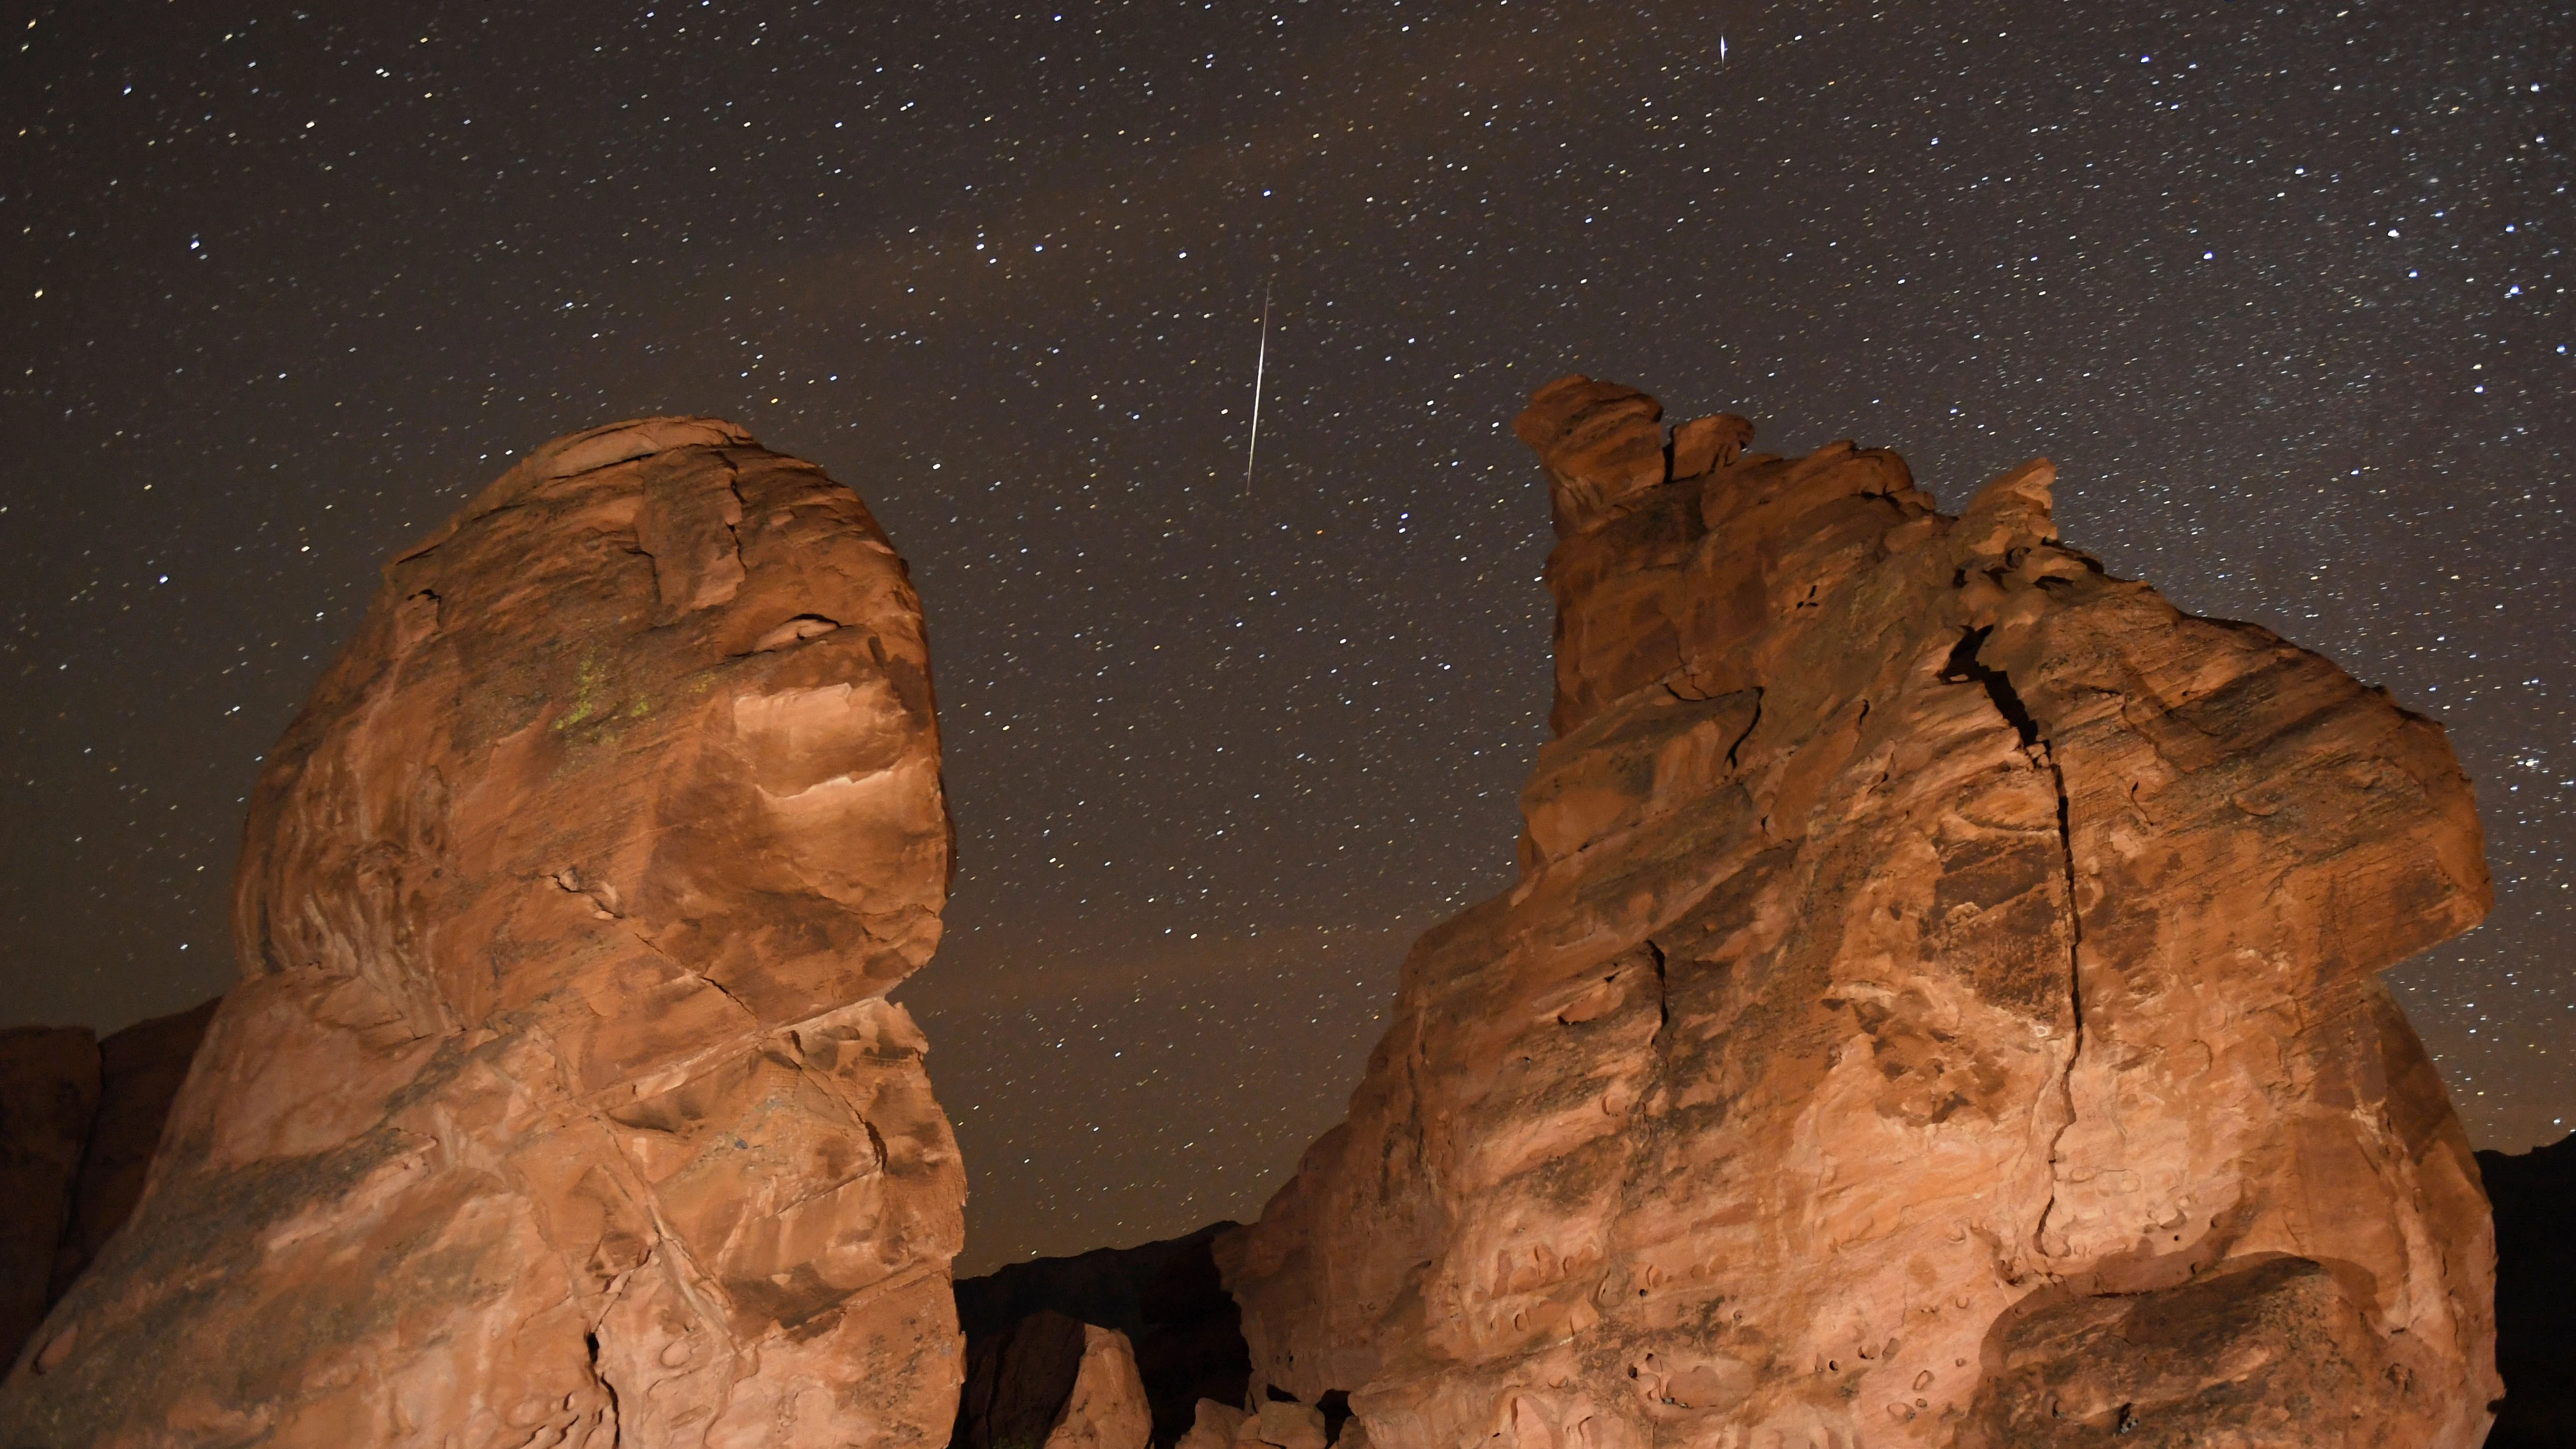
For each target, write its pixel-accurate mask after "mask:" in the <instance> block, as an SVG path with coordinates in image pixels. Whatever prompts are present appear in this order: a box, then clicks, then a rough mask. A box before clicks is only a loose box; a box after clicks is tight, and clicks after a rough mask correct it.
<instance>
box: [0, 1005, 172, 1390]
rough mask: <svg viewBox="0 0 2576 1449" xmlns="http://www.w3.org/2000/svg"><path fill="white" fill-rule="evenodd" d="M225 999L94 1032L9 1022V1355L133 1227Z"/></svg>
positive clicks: (0, 1309) (4, 1126)
mask: <svg viewBox="0 0 2576 1449" xmlns="http://www.w3.org/2000/svg"><path fill="white" fill-rule="evenodd" d="M214 1012H215V1003H214V1002H212V1001H209V1002H206V1003H204V1004H202V1005H200V1006H196V1007H193V1008H191V1009H189V1010H187V1011H182V1012H176V1013H173V1014H172V1015H169V1016H156V1017H153V1018H151V1019H150V1020H148V1021H138V1022H136V1023H134V1024H133V1025H132V1026H129V1027H126V1028H125V1029H124V1030H122V1031H117V1032H112V1033H110V1034H109V1035H108V1037H107V1039H106V1040H104V1041H100V1040H96V1039H95V1038H93V1037H92V1035H91V1033H90V1032H89V1030H88V1029H87V1028H86V1027H41V1026H26V1027H14V1028H11V1029H10V1030H7V1031H0V1204H6V1206H5V1207H0V1213H5V1214H6V1217H5V1219H0V1363H6V1362H8V1361H10V1360H13V1359H15V1358H16V1357H17V1356H18V1350H19V1349H20V1348H21V1347H23V1346H24V1345H25V1343H26V1341H27V1335H28V1334H30V1333H33V1332H34V1331H35V1328H36V1325H37V1323H39V1322H40V1321H42V1320H43V1318H44V1316H45V1310H47V1309H49V1308H51V1307H53V1306H54V1304H55V1303H56V1302H57V1301H59V1300H60V1299H61V1298H62V1296H63V1294H64V1292H65V1291H67V1290H68V1289H69V1288H70V1287H71V1285H72V1283H73V1281H74V1280H75V1279H77V1278H79V1277H80V1274H81V1270H82V1269H84V1268H87V1267H88V1266H89V1264H90V1260H91V1259H93V1258H95V1257H97V1256H98V1250H99V1248H100V1247H101V1246H103V1245H104V1244H105V1243H106V1242H107V1240H108V1239H109V1238H110V1237H113V1236H114V1235H115V1233H116V1230H117V1229H118V1228H120V1227H123V1226H124V1225H125V1220H126V1218H127V1217H128V1216H129V1215H131V1214H132V1213H133V1211H134V1204H135V1202H136V1201H137V1200H138V1199H140V1198H141V1197H142V1196H143V1176H144V1172H145V1169H147V1168H148V1167H149V1166H150V1165H151V1162H152V1149H153V1148H154V1146H156V1145H157V1144H158V1143H159V1142H160V1140H161V1124H162V1121H163V1119H165V1118H167V1117H168V1116H169V1115H170V1102H171V1099H172V1098H174V1097H176V1096H177V1095H178V1093H179V1084H180V1083H181V1082H182V1081H184V1080H186V1078H187V1075H188V1064H189V1062H190V1061H192V1060H193V1059H194V1058H195V1056H196V1053H197V1043H198V1042H199V1040H201V1039H202V1038H203V1037H204V1036H205V1034H206V1022H207V1019H208V1018H210V1017H212V1016H213V1015H214Z"/></svg>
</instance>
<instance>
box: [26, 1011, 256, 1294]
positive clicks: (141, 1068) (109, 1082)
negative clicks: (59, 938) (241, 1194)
mask: <svg viewBox="0 0 2576 1449" xmlns="http://www.w3.org/2000/svg"><path fill="white" fill-rule="evenodd" d="M220 1002H221V998H217V999H216V1000H215V1001H208V1002H204V1003H202V1004H200V1005H198V1006H195V1007H191V1008H190V1009H188V1010H186V1011H182V1012H176V1013H173V1014H172V1015H169V1016H156V1017H153V1018H151V1019H150V1020H148V1021H138V1022H136V1023H134V1024H133V1025H132V1026H129V1027H126V1028H125V1029H124V1030H122V1031H118V1032H113V1033H111V1034H110V1035H109V1036H108V1037H107V1039H106V1040H104V1041H102V1042H100V1043H99V1044H98V1055H99V1096H98V1111H97V1113H96V1114H95V1115H94V1116H93V1117H92V1118H91V1119H90V1130H89V1141H88V1143H87V1145H86V1146H85V1147H84V1148H83V1149H82V1153H81V1168H80V1181H79V1183H78V1185H77V1187H76V1188H75V1189H74V1191H73V1194H72V1212H71V1219H70V1221H69V1222H67V1223H66V1224H64V1227H63V1237H62V1243H61V1246H60V1247H59V1248H58V1249H57V1250H56V1251H55V1254H54V1268H53V1286H52V1290H51V1292H50V1294H49V1295H48V1297H47V1300H46V1306H48V1307H51V1306H52V1304H53V1302H54V1301H56V1300H59V1299H60V1298H61V1297H62V1296H63V1294H64V1293H65V1292H66V1291H68V1290H69V1289H70V1288H71V1285H72V1281H73V1280H74V1279H76V1278H78V1277H79V1276H80V1274H81V1270H82V1269H84V1268H87V1267H88V1266H89V1265H90V1262H91V1261H92V1260H93V1259H95V1258H96V1257H97V1256H98V1251H99V1249H100V1248H102V1247H104V1246H105V1245H106V1243H107V1240H108V1239H109V1238H111V1237H113V1236H115V1233H116V1230H117V1229H118V1228H121V1227H123V1226H124V1225H125V1220H126V1219H127V1218H128V1217H129V1216H131V1215H132V1214H133V1212H134V1205H135V1204H136V1203H137V1202H140V1201H142V1199H143V1180H144V1172H145V1170H146V1169H147V1168H149V1167H150V1166H151V1164H152V1151H153V1149H154V1148H155V1147H157V1146H159V1145H160V1142H161V1127H162V1124H163V1123H164V1122H165V1121H166V1120H167V1119H168V1118H169V1116H170V1104H171V1102H172V1101H174V1100H175V1099H176V1098H177V1097H178V1095H179V1084H180V1083H182V1082H184V1081H186V1080H187V1078H188V1064H189V1063H190V1062H192V1061H194V1060H195V1059H196V1055H197V1045H198V1043H199V1042H201V1041H203V1040H204V1039H205V1035H206V1023H207V1022H208V1021H210V1020H212V1019H213V1017H214V1014H215V1007H216V1006H217V1005H218V1004H220Z"/></svg>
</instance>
